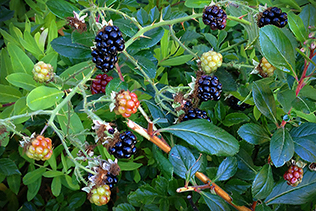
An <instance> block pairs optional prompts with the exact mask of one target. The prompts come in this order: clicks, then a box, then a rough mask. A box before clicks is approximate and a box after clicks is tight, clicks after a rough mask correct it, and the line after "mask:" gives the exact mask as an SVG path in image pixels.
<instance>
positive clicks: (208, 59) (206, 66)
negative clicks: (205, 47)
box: [201, 51, 223, 74]
mask: <svg viewBox="0 0 316 211" xmlns="http://www.w3.org/2000/svg"><path fill="white" fill-rule="evenodd" d="M222 61H223V56H222V54H220V53H217V52H215V51H208V52H205V53H203V54H202V56H201V67H202V70H203V71H204V72H206V73H207V74H210V73H213V72H215V71H216V70H217V68H218V67H220V66H222Z"/></svg>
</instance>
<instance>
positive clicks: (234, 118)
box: [223, 113, 250, 127]
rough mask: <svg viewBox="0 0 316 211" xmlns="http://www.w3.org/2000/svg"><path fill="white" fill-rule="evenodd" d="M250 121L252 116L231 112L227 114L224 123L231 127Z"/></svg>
mask: <svg viewBox="0 0 316 211" xmlns="http://www.w3.org/2000/svg"><path fill="white" fill-rule="evenodd" d="M248 121H250V118H249V117H248V116H247V115H246V114H244V113H230V114H228V115H226V116H225V119H224V121H223V125H225V126H226V127H230V126H233V125H237V124H240V123H243V122H248Z"/></svg>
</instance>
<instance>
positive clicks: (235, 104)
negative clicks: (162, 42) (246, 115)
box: [227, 96, 251, 111]
mask: <svg viewBox="0 0 316 211" xmlns="http://www.w3.org/2000/svg"><path fill="white" fill-rule="evenodd" d="M239 101H240V100H239V99H238V98H236V97H234V96H231V97H229V98H228V99H227V104H228V105H229V107H231V108H232V109H234V110H239V111H244V110H245V109H246V108H250V107H251V105H249V104H247V103H242V104H241V105H238V102H239Z"/></svg>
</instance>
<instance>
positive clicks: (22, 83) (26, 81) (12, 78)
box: [6, 73, 40, 91]
mask: <svg viewBox="0 0 316 211" xmlns="http://www.w3.org/2000/svg"><path fill="white" fill-rule="evenodd" d="M6 79H7V81H9V83H10V84H12V85H14V86H16V87H19V88H23V89H25V90H27V91H31V90H32V89H34V88H36V87H38V86H40V84H39V83H36V81H34V79H33V77H32V76H31V75H30V74H27V73H12V74H10V75H8V76H7V78H6Z"/></svg>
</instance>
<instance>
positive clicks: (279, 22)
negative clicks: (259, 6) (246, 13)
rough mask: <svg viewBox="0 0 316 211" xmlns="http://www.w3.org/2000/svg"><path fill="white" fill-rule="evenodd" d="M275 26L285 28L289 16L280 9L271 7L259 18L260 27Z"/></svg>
mask: <svg viewBox="0 0 316 211" xmlns="http://www.w3.org/2000/svg"><path fill="white" fill-rule="evenodd" d="M269 24H272V25H275V26H277V27H279V28H283V27H284V26H285V25H286V24H287V14H286V13H285V12H282V10H281V9H280V8H278V7H269V8H268V9H266V10H265V11H263V12H262V13H260V14H259V16H258V27H259V28H261V27H263V26H266V25H269Z"/></svg>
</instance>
